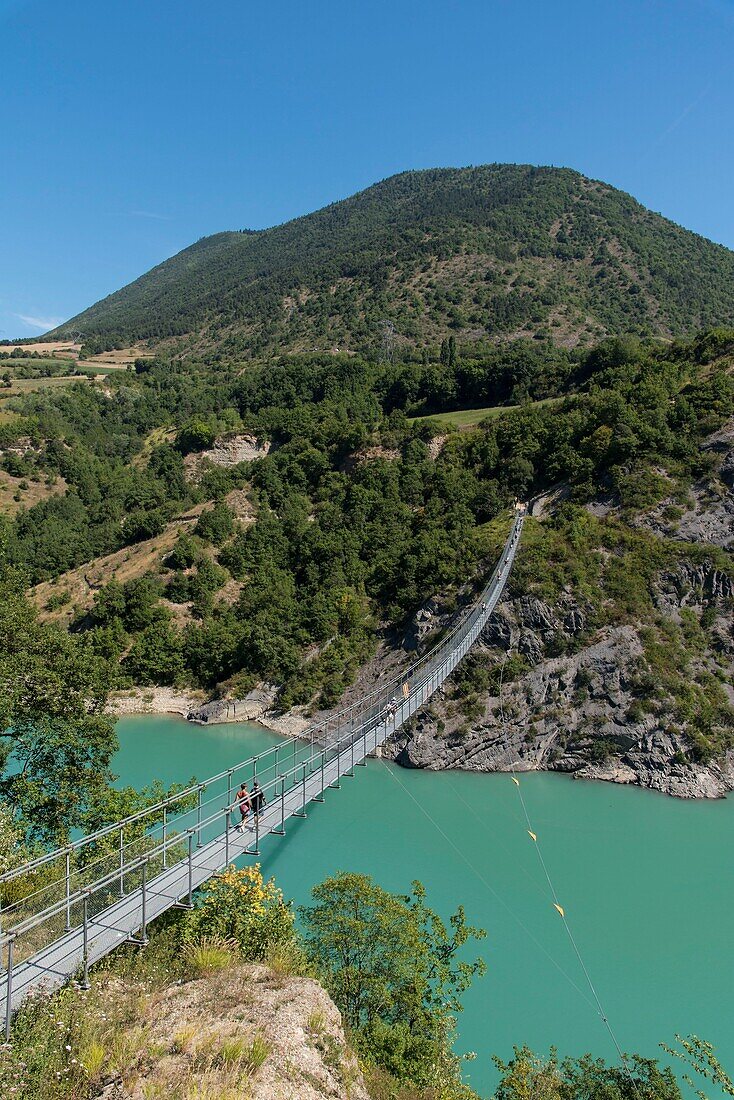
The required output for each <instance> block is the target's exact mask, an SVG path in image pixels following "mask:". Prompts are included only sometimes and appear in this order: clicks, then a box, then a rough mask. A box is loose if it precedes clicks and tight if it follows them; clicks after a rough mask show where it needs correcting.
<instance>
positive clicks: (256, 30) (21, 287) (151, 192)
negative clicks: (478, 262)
mask: <svg viewBox="0 0 734 1100" xmlns="http://www.w3.org/2000/svg"><path fill="white" fill-rule="evenodd" d="M0 43H1V47H0V50H1V52H0V58H1V59H2V60H1V68H0V149H1V160H0V166H1V167H0V245H1V247H0V338H14V337H19V336H33V335H37V334H39V333H40V332H41V331H42V330H43V328H44V327H47V326H48V325H51V324H53V323H55V322H57V321H59V320H61V319H63V318H66V317H69V316H71V315H73V314H74V313H76V312H78V311H79V310H81V309H83V308H84V307H85V306H87V305H89V304H91V303H92V302H93V301H95V300H96V299H98V298H100V297H103V296H104V295H106V294H109V293H111V292H112V291H114V290H116V289H117V288H118V287H120V286H121V285H123V284H124V283H126V282H129V281H130V280H131V279H133V278H135V277H136V276H137V275H139V274H141V273H142V272H143V271H145V270H147V269H148V268H149V267H151V266H153V265H154V264H155V263H158V262H160V261H161V260H163V259H164V258H166V257H167V256H170V255H172V254H173V253H174V252H177V251H178V250H179V249H181V248H183V247H185V246H186V245H187V244H190V243H191V242H192V241H193V240H195V239H197V238H198V237H201V236H204V235H205V234H208V233H214V232H217V231H219V230H222V229H233V228H243V227H250V228H261V227H264V226H267V225H272V224H275V223H277V222H280V221H284V220H286V219H288V218H290V217H293V216H295V215H298V214H302V213H307V212H308V211H310V210H313V209H316V208H318V207H319V206H322V205H324V204H325V203H327V202H330V201H333V200H334V199H338V198H343V197H344V196H346V195H349V194H351V193H352V192H354V191H356V190H358V189H360V188H362V187H365V186H367V185H369V184H370V183H373V182H374V181H376V180H378V179H382V178H384V177H385V176H388V175H391V174H392V173H393V172H398V171H402V170H403V169H407V168H423V167H433V166H437V165H441V166H443V165H465V164H481V163H485V162H488V161H518V162H532V163H538V164H556V165H568V166H570V167H573V168H577V169H579V170H580V171H582V172H585V173H586V174H588V175H590V176H594V177H597V178H600V179H604V180H606V181H608V182H610V183H612V184H615V185H616V186H618V187H621V188H623V189H624V190H626V191H630V192H631V193H632V194H633V195H635V196H636V197H637V198H638V199H640V200H641V201H642V202H644V203H645V204H646V205H648V206H650V207H652V208H653V209H654V210H658V211H660V212H661V213H663V214H665V215H666V216H668V217H670V218H672V219H674V220H675V221H677V222H680V223H682V224H683V225H686V226H688V227H689V228H691V229H695V230H696V231H698V232H700V233H703V234H705V235H706V236H708V237H711V238H712V239H714V240H717V241H721V242H722V243H724V244H727V245H729V246H730V247H734V203H733V202H732V195H733V194H734V136H733V135H734V79H733V78H732V57H734V0H667V2H663V0H595V2H593V3H590V2H589V0H585V2H583V3H582V2H577V0H568V2H554V0H476V2H475V0H455V2H449V0H390V2H384V0H369V2H368V0H340V2H337V0H311V2H307V0H306V2H304V0H300V2H298V3H296V2H294V0H270V2H268V3H263V2H262V0H260V2H257V3H256V2H253V0H207V2H206V3H202V2H201V0H195V2H194V0H105V2H103V3H100V2H99V0H97V2H94V3H93V2H92V0H0Z"/></svg>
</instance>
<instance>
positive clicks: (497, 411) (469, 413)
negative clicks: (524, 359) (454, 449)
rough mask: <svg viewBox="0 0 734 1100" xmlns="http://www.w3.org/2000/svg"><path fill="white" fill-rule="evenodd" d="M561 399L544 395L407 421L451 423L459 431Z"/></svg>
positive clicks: (415, 417) (418, 417) (446, 424)
mask: <svg viewBox="0 0 734 1100" xmlns="http://www.w3.org/2000/svg"><path fill="white" fill-rule="evenodd" d="M561 400H562V398H560V397H545V398H544V399H543V400H542V401H531V402H530V403H529V404H528V405H490V407H489V408H486V409H457V410H456V411H455V412H445V413H434V415H433V416H413V417H411V418H410V419H409V423H410V424H416V423H418V422H419V421H421V420H430V422H431V423H432V424H440V425H442V426H444V427H448V426H449V424H451V425H453V427H455V428H458V429H459V431H466V430H467V429H468V428H476V426H477V424H481V422H482V421H483V420H490V419H494V418H495V417H498V416H504V414H505V413H508V412H514V411H515V410H516V409H521V408H525V409H528V408H531V409H540V408H542V407H543V405H555V404H556V403H557V402H558V401H561Z"/></svg>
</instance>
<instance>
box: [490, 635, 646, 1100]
mask: <svg viewBox="0 0 734 1100" xmlns="http://www.w3.org/2000/svg"><path fill="white" fill-rule="evenodd" d="M506 663H507V654H505V656H504V659H503V661H502V665H501V667H500V679H499V704H500V722H501V724H502V733H503V735H504V740H505V748H506V750H507V753H508V757H509V758H510V760H511V761H512V763H511V769H512V782H513V783H514V784H515V787H516V789H517V793H518V796H519V798H520V805H521V806H522V811H523V816H524V818H525V824H526V831H527V833H528V834H529V836H530V839H531V840H532V842H533V846H534V847H535V850H536V852H537V853H538V859H539V861H540V866H541V867H542V869H543V874H544V875H545V878H546V881H547V883H548V887H549V889H550V892H551V897H552V898H553V908H554V909H555V910H556V911H557V913H558V915H559V916H560V918H561V920H562V921H563V927H564V928H565V929H566V934H567V935H568V939H569V941H570V943H571V947H572V948H573V951H574V954H575V955H576V958H577V960H578V963H579V966H580V967H581V971H582V973H583V975H584V978H585V979H586V983H587V985H588V987H589V989H590V991H591V995H592V997H593V1002H594V1003H593V1005H592V1007H593V1008H594V1009H595V1011H596V1012H597V1014H598V1015H599V1017H600V1019H601V1021H602V1023H603V1024H604V1026H605V1027H606V1029H607V1031H608V1033H609V1037H610V1039H611V1040H612V1043H613V1045H614V1048H615V1050H616V1051H617V1054H618V1055H619V1058H620V1061H621V1063H622V1069H623V1071H624V1073H625V1075H626V1077H627V1079H628V1080H629V1083H630V1085H631V1086H632V1089H633V1090H634V1093H635V1095H636V1096H637V1097H639V1096H640V1093H639V1090H638V1088H637V1082H636V1081H635V1079H634V1077H633V1075H632V1071H631V1069H630V1067H629V1064H628V1062H627V1055H626V1054H625V1053H624V1051H623V1050H622V1048H621V1046H620V1045H619V1042H618V1040H617V1036H616V1034H615V1032H614V1028H613V1027H612V1025H611V1022H610V1020H609V1017H608V1016H607V1014H606V1012H605V1010H604V1006H603V1004H602V1001H601V998H600V996H599V994H598V992H597V989H596V986H595V985H594V982H593V981H592V978H591V974H590V973H589V970H588V967H587V966H586V963H585V962H584V958H583V956H582V954H581V950H580V948H579V945H578V943H577V942H576V937H575V936H574V934H573V931H572V929H571V925H570V924H569V921H568V917H567V916H566V911H565V909H564V907H563V906H562V905H561V903H560V901H559V898H558V893H557V891H556V887H555V883H554V882H553V879H552V877H551V874H550V871H549V870H548V865H547V863H546V861H545V859H544V857H543V852H542V849H541V845H540V841H539V840H538V834H537V833H536V831H535V830H534V829H533V826H532V823H531V821H530V814H529V813H528V808H527V805H526V804H525V798H524V796H523V793H522V787H521V786H520V780H519V779H518V777H517V771H516V768H515V763H514V758H513V754H512V752H511V750H510V742H509V737H508V735H507V723H506V720H505V707H504V701H503V696H502V688H503V680H504V673H505V664H506ZM586 1000H587V1001H588V998H586Z"/></svg>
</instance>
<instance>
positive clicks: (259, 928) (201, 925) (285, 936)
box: [183, 863, 295, 960]
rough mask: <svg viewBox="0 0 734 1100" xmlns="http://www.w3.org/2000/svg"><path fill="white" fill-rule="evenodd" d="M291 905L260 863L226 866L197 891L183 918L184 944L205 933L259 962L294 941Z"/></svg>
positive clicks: (204, 935)
mask: <svg viewBox="0 0 734 1100" xmlns="http://www.w3.org/2000/svg"><path fill="white" fill-rule="evenodd" d="M293 924H294V913H293V908H292V906H291V905H290V904H289V903H287V902H285V901H284V900H283V894H282V892H281V890H279V889H278V887H277V886H276V885H275V882H274V880H273V879H268V880H265V879H264V878H263V875H262V871H261V869H260V864H259V863H255V864H252V865H251V866H249V867H242V868H237V867H235V866H233V865H230V866H229V867H227V868H226V869H225V870H224V871H222V872H221V873H220V874H218V875H215V876H214V878H212V879H210V880H209V882H208V883H207V885H206V886H205V887H204V888H203V889H202V890H201V891H200V892H199V894H198V896H197V901H196V904H195V907H194V909H193V910H192V911H191V912H190V913H189V914H188V915H187V917H186V920H185V921H184V930H183V938H184V941H185V942H193V941H196V940H201V939H202V938H203V937H206V938H210V939H212V938H216V939H220V940H228V941H230V942H234V943H236V944H237V946H238V948H239V950H240V951H241V953H242V956H243V958H246V959H252V960H260V959H265V958H268V957H269V956H271V955H272V954H273V952H275V951H278V950H281V949H284V948H287V947H289V946H290V945H292V944H293V943H294V941H295V932H294V927H293Z"/></svg>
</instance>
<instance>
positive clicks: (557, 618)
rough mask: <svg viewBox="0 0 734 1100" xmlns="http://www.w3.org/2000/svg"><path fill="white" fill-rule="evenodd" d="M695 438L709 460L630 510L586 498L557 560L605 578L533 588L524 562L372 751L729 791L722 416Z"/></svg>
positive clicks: (728, 522) (729, 499) (731, 605)
mask: <svg viewBox="0 0 734 1100" xmlns="http://www.w3.org/2000/svg"><path fill="white" fill-rule="evenodd" d="M705 451H706V452H707V453H708V455H709V456H710V466H711V470H710V473H709V474H707V476H706V477H703V478H701V480H700V481H698V482H697V483H695V484H694V485H692V486H688V487H686V490H685V492H684V493H681V491H680V487H678V490H677V493H676V495H675V496H674V497H673V496H671V497H670V498H668V499H666V500H662V501H660V502H658V503H657V504H656V505H655V506H654V507H652V508H649V509H648V510H647V511H645V512H642V513H639V514H637V515H635V516H634V517H630V516H626V515H622V514H620V512H619V509H618V508H615V507H614V504H613V502H612V504H611V505H610V504H609V503H606V504H605V505H604V506H602V505H600V504H599V503H597V504H595V505H592V506H591V507H590V508H589V509H588V510H587V514H589V513H591V514H593V515H594V522H595V523H596V524H597V528H598V531H600V532H601V537H600V539H599V543H598V545H597V546H595V547H594V550H593V554H592V553H591V552H590V551H589V550H588V547H587V548H586V550H585V551H582V550H581V549H580V548H579V546H578V543H577V545H576V548H575V549H572V550H571V552H570V554H569V557H570V558H571V559H573V558H574V555H577V560H576V562H574V568H576V569H578V560H579V559H580V558H581V557H582V556H583V553H584V552H586V553H587V556H588V557H593V558H594V568H595V570H596V574H598V575H599V576H602V577H603V576H604V573H605V570H606V571H607V572H609V573H610V577H612V576H613V581H614V583H613V584H612V582H611V580H610V581H609V583H608V584H607V586H606V587H605V585H604V581H603V580H602V581H598V582H595V584H596V587H594V586H593V585H591V586H590V585H585V584H580V585H576V584H571V585H567V586H565V587H564V588H563V589H562V590H560V591H559V592H557V593H556V594H555V596H554V597H553V598H547V597H546V598H543V597H541V596H539V595H537V594H536V593H535V591H534V590H535V589H536V588H538V585H537V584H536V583H535V577H534V575H533V570H532V567H531V568H530V569H528V568H526V569H525V576H524V577H521V579H520V581H519V582H517V581H516V582H515V594H513V596H512V598H507V599H505V600H504V601H503V602H502V603H501V604H500V605H499V607H498V609H497V611H496V613H495V615H494V616H493V617H492V619H491V620H490V623H489V624H488V627H487V629H486V631H485V632H484V635H483V637H482V639H481V644H480V645H479V646H478V647H477V648H476V650H475V652H474V653H473V654H472V655H471V656H470V657H469V658H468V659H467V661H466V662H465V664H464V666H462V667H461V668H460V669H459V670H458V672H457V674H456V675H455V676H454V678H453V680H452V682H450V683H449V684H447V685H445V688H444V690H442V691H441V692H440V693H439V694H438V695H437V696H436V697H434V699H433V701H432V703H431V705H430V707H428V708H427V709H426V710H425V711H424V712H423V713H422V714H421V715H420V716H418V718H417V719H416V721H415V722H414V723H413V724H412V725H411V727H410V728H409V729H406V730H402V731H400V732H399V733H398V734H397V735H396V737H395V738H394V740H393V741H392V743H391V744H390V745H389V746H387V749H386V751H387V754H388V755H390V756H391V757H392V758H394V759H395V760H397V761H398V762H399V763H401V764H403V765H405V766H408V767H423V768H434V769H443V768H461V769H469V770H476V771H507V770H510V769H512V768H516V769H517V770H531V769H540V770H555V771H563V772H570V773H573V774H574V775H575V776H577V777H579V778H588V779H606V780H612V781H614V782H618V783H634V784H637V785H639V786H641V787H646V788H649V789H652V790H656V791H661V792H664V793H666V794H671V795H676V796H679V797H684V798H715V797H721V796H722V795H724V794H726V793H727V792H729V791H731V790H734V752H733V751H732V749H731V747H730V746H731V745H732V743H734V740H733V738H732V733H733V732H734V709H732V704H734V688H733V687H732V674H733V673H734V581H733V580H732V576H733V574H732V570H731V568H730V565H731V562H730V558H729V556H728V554H727V553H725V552H722V551H725V550H728V549H729V548H730V547H731V546H732V544H733V543H734V528H733V525H732V520H733V519H734V492H733V491H732V489H733V488H734V425H731V424H730V425H729V426H728V427H727V428H726V429H724V430H723V431H721V432H718V433H717V434H716V435H715V436H712V437H711V439H710V440H709V441H708V442H707V444H706V448H705ZM563 496H564V494H563V493H560V494H556V498H555V500H554V503H553V505H552V507H551V510H550V513H551V514H552V511H553V508H554V507H557V506H558V504H559V502H560V505H561V506H563ZM600 515H601V517H602V518H599V516H600ZM545 519H546V521H548V520H549V519H550V515H549V512H548V510H546V512H545ZM613 522H614V524H615V527H614V538H610V537H609V535H608V533H606V528H607V527H610V528H611V525H612V523H613ZM615 539H616V540H617V541H616V544H615ZM644 540H646V541H644ZM630 541H632V542H635V543H636V550H635V553H636V554H637V558H635V557H633V556H631V555H630V553H629V551H628V549H627V548H626V546H625V543H626V542H627V543H628V542H630ZM687 544H690V548H689V546H688V545H687ZM521 554H522V550H521ZM645 555H647V558H648V561H655V562H656V564H657V561H658V559H659V561H660V565H659V567H655V568H653V567H650V568H649V570H647V571H646V576H645V583H644V586H643V587H644V597H645V598H644V600H642V599H640V600H639V614H638V613H637V611H636V609H633V610H630V608H629V606H626V603H627V604H629V603H631V602H632V601H631V600H628V601H625V593H624V591H623V590H624V588H625V587H629V589H630V591H631V590H633V588H634V587H635V586H636V585H638V582H639V577H638V576H637V570H636V569H635V562H638V563H639V562H640V561H641V560H643V561H644V558H645ZM536 560H540V558H539V557H538V558H536ZM609 562H611V563H612V565H613V566H616V574H615V575H612V573H611V571H610V570H609V569H608V568H607V567H608V565H609ZM520 566H521V568H520V573H521V574H522V573H523V569H522V559H520ZM625 570H628V571H629V572H628V575H627V576H625ZM589 572H592V570H589ZM518 587H519V588H520V589H524V591H522V593H518V592H517V589H518ZM579 589H582V590H583V593H584V594H579ZM620 589H622V592H621V594H620V591H619V590H620ZM620 608H623V609H624V610H623V611H622V610H620ZM442 625H443V621H442V616H441V612H440V605H439V604H437V603H436V602H435V601H434V602H432V603H430V604H428V605H426V606H425V607H424V608H422V609H421V611H420V612H419V614H418V615H417V616H416V618H415V621H414V622H413V623H412V624H411V626H410V628H409V629H408V632H407V635H406V640H405V643H404V644H405V647H406V649H415V648H416V647H418V648H420V647H421V646H422V645H423V644H424V643H426V644H427V643H428V642H429V640H430V637H431V634H432V632H433V631H435V630H436V629H437V628H440V627H441V626H442Z"/></svg>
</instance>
